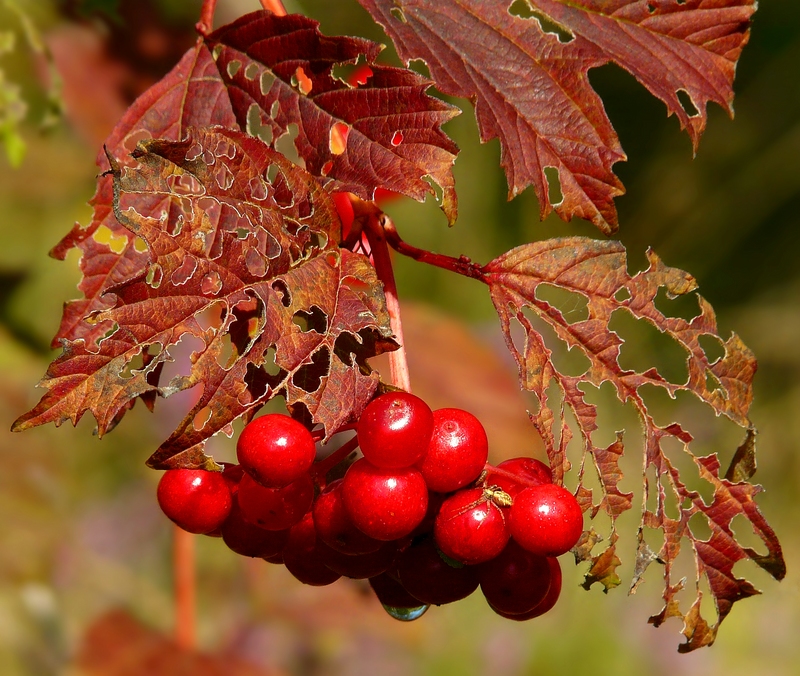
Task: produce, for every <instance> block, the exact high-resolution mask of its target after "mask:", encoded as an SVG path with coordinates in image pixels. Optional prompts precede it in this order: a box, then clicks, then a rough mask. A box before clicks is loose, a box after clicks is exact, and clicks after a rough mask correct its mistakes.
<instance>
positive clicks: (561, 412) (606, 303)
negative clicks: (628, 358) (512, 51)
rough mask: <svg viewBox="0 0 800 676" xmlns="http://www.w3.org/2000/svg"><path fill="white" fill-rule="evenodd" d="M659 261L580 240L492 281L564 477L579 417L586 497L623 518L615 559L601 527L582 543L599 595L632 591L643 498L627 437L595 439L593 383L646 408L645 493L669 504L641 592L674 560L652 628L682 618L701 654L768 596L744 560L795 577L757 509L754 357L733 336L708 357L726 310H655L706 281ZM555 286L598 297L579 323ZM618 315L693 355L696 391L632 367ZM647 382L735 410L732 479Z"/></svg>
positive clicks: (690, 643)
mask: <svg viewBox="0 0 800 676" xmlns="http://www.w3.org/2000/svg"><path fill="white" fill-rule="evenodd" d="M648 257H649V260H650V267H649V268H648V269H647V270H644V271H643V272H639V273H638V274H636V275H633V276H631V275H629V274H628V272H627V261H626V256H625V251H624V248H623V247H622V245H621V244H620V243H618V242H607V241H597V240H591V239H585V238H581V237H571V238H563V239H554V240H549V241H546V242H538V243H534V244H528V245H524V246H521V247H518V248H516V249H513V250H512V251H509V252H508V253H507V254H505V255H503V256H500V257H499V258H497V259H495V260H494V261H492V262H491V263H489V264H488V265H486V266H485V267H484V268H482V273H483V276H484V281H486V283H487V284H489V286H490V290H491V296H492V301H493V302H494V305H495V308H496V310H497V312H498V315H499V317H500V322H501V326H502V328H503V332H504V334H505V338H506V343H507V345H508V347H509V349H510V350H511V352H512V354H513V356H514V358H515V359H516V362H517V365H518V367H519V373H520V381H521V383H522V386H523V387H524V388H525V389H527V390H529V391H531V392H533V393H534V395H535V396H536V397H537V399H538V401H539V410H538V411H537V412H536V413H534V414H533V415H532V416H531V419H532V421H533V423H534V425H535V426H536V428H537V430H538V431H539V433H540V434H541V436H542V438H543V439H544V441H545V446H546V447H547V450H548V455H549V456H550V462H551V466H552V467H553V472H554V476H555V477H556V479H557V480H558V481H560V480H562V478H563V476H564V473H565V472H566V471H567V470H568V469H569V467H570V463H569V461H568V460H567V455H566V450H567V445H568V443H569V441H570V440H571V439H572V437H573V433H572V430H571V427H570V425H569V424H568V418H567V415H566V411H567V410H568V411H570V412H571V413H572V415H573V416H574V419H575V421H576V425H577V429H578V432H579V434H580V438H581V442H582V449H583V450H582V459H581V464H580V467H581V469H580V472H579V488H578V491H577V497H578V499H579V501H580V502H581V504H582V506H583V507H584V509H585V510H588V511H590V515H591V517H592V518H594V516H596V515H597V513H598V512H599V511H603V512H605V513H606V514H608V516H609V517H610V519H611V524H612V525H611V535H610V539H609V544H608V546H607V547H606V549H605V550H603V551H602V552H601V553H599V554H596V555H594V554H592V553H591V551H592V548H593V547H594V545H595V544H596V543H597V542H598V540H599V538H598V537H597V535H596V534H595V533H594V531H589V532H587V533H585V534H584V537H583V539H582V541H581V542H580V543H579V546H578V547H577V548H576V556H577V557H578V558H579V559H582V560H588V559H591V568H590V570H589V572H588V574H587V578H586V586H587V587H588V586H590V585H591V584H592V583H594V582H601V583H602V584H604V585H605V587H606V588H609V587H612V586H616V585H617V584H619V578H618V576H617V574H616V568H617V566H618V565H619V558H618V556H617V552H616V542H617V535H616V530H615V529H616V519H617V517H618V516H619V515H620V514H621V513H623V512H624V511H626V510H628V509H630V508H631V507H632V497H633V495H632V494H631V493H625V492H622V491H621V490H620V488H619V486H618V483H619V481H620V480H621V478H622V473H621V471H620V468H619V458H620V456H621V455H622V452H623V437H622V434H619V435H618V437H617V440H616V441H615V442H614V443H613V444H612V445H611V446H609V447H608V448H602V447H598V446H597V445H596V444H595V442H594V441H593V439H592V436H593V433H594V432H595V430H596V429H597V407H596V406H595V405H594V404H592V403H590V402H588V401H587V400H586V397H585V393H584V390H583V389H581V385H582V384H584V383H586V384H591V385H593V386H595V387H600V386H601V385H602V384H603V383H605V382H608V383H611V384H612V385H613V387H614V389H615V393H616V396H617V397H618V398H619V400H620V401H622V402H623V403H631V404H633V406H634V407H635V408H636V410H637V411H638V413H639V416H640V418H641V420H642V423H643V426H644V437H645V443H644V445H645V466H644V472H643V479H644V493H645V496H646V497H647V496H650V495H651V494H655V496H656V497H655V503H656V505H657V506H656V508H655V510H654V511H653V510H650V509H647V508H645V509H644V510H643V513H642V522H641V529H642V530H641V531H640V545H639V555H638V557H637V562H636V569H635V572H634V580H633V583H632V585H631V587H632V589H635V587H636V586H637V585H638V584H639V582H640V580H641V576H642V574H643V573H644V570H645V569H646V568H647V566H648V565H649V564H650V563H652V562H653V561H659V562H661V563H662V564H663V565H664V576H665V582H666V586H665V592H664V599H665V602H666V605H665V608H664V610H663V611H662V613H661V614H659V615H657V616H655V617H654V618H652V620H651V621H652V622H653V623H655V624H659V623H660V622H662V621H663V620H664V619H665V618H666V617H669V616H680V617H682V618H683V619H684V623H685V627H684V633H685V634H686V636H687V643H685V644H684V645H683V646H681V649H682V650H693V649H694V648H697V647H700V646H702V645H707V644H709V643H711V642H713V640H714V637H715V636H716V631H717V628H718V626H719V623H720V622H722V620H723V619H725V617H726V615H727V614H728V612H729V611H730V607H731V606H732V604H733V603H735V602H736V601H738V600H740V599H742V598H746V597H747V596H750V595H752V594H756V593H758V592H757V591H756V590H755V589H754V588H753V586H752V585H751V584H750V583H749V582H747V581H746V580H743V579H740V578H737V577H735V575H734V574H733V565H734V564H735V563H736V562H737V561H739V560H741V559H745V558H749V559H751V560H753V561H755V562H756V563H757V564H758V565H760V566H761V567H762V568H764V569H765V570H767V571H768V572H769V573H770V574H772V575H773V576H774V577H776V578H777V579H780V578H782V577H783V576H784V574H785V564H784V562H783V556H782V553H781V548H780V545H779V543H778V541H777V539H776V537H775V534H774V532H773V531H772V529H771V528H770V527H769V525H768V524H767V523H766V521H765V520H764V518H763V516H762V515H761V513H760V512H759V511H758V508H757V507H756V505H755V502H754V500H753V498H754V497H755V495H756V494H757V493H758V492H759V490H760V488H759V487H758V486H754V485H752V484H750V483H748V480H749V478H750V476H751V475H752V468H753V467H754V459H753V454H754V446H753V444H754V437H755V431H754V430H753V429H752V427H751V425H750V422H749V419H748V417H747V416H748V409H749V406H750V401H751V399H752V379H753V375H754V373H755V370H756V362H755V358H754V357H753V355H752V353H751V352H750V351H749V350H748V349H747V347H746V346H745V345H744V344H743V343H742V342H741V340H740V339H739V338H738V336H736V335H735V334H734V335H732V336H731V337H730V338H729V339H728V340H726V341H722V340H721V339H720V342H721V343H722V345H723V347H724V355H723V356H722V357H721V358H719V359H716V360H711V359H709V357H708V356H707V354H706V352H705V350H704V349H703V346H702V344H701V342H700V339H701V337H703V336H715V337H718V332H717V326H716V319H715V317H714V312H713V310H712V309H711V307H710V306H709V305H708V303H707V302H706V301H704V300H703V299H702V298H701V297H700V296H697V298H698V303H699V307H700V313H699V314H698V315H697V316H696V317H694V318H693V319H691V320H686V319H682V318H680V317H668V316H665V315H664V314H662V313H661V312H660V311H659V310H658V309H657V307H656V305H655V299H656V295H657V294H658V292H659V290H660V289H662V288H663V289H665V290H666V291H667V293H668V295H669V296H670V297H675V296H678V295H683V294H687V293H690V292H692V291H694V289H695V288H696V283H695V281H694V279H692V277H691V276H689V275H688V274H686V273H684V272H682V271H681V270H677V269H675V268H669V267H666V266H665V265H664V264H663V263H662V262H661V261H660V260H659V259H658V257H657V256H656V255H655V254H653V253H649V254H648ZM546 287H551V288H552V287H555V288H557V289H560V290H562V291H567V292H570V293H572V294H578V295H579V296H580V297H583V298H585V299H586V303H587V306H586V312H585V313H584V314H585V318H583V317H578V318H575V319H571V315H569V314H568V313H565V312H562V311H561V310H560V309H559V308H558V307H556V306H555V305H554V304H552V303H551V302H548V301H547V300H544V299H543V294H542V289H544V288H546ZM619 311H622V312H627V313H630V315H632V316H633V317H635V318H636V319H643V320H645V321H647V322H649V323H650V324H652V325H653V326H654V327H656V328H657V329H658V330H659V331H660V332H662V333H664V334H666V335H668V336H670V337H671V338H672V339H674V340H675V341H676V342H677V343H678V344H679V345H680V346H681V347H682V348H683V349H684V350H685V352H686V355H687V356H686V365H687V369H688V379H687V381H686V382H685V383H678V384H676V383H672V382H670V381H668V380H667V379H665V378H663V377H662V376H661V375H660V374H659V373H658V371H657V370H656V369H655V368H651V369H647V370H645V371H636V370H630V369H628V370H626V369H623V368H622V367H620V365H619V356H620V348H621V346H622V342H623V341H622V339H621V338H620V336H619V335H618V334H617V333H616V332H614V331H613V330H611V329H610V328H609V323H610V321H611V317H612V314H613V313H615V312H619ZM529 313H533V315H534V316H535V317H536V318H537V319H538V320H540V321H544V322H545V323H546V324H547V325H549V326H550V327H551V328H552V329H553V331H554V332H555V335H556V336H557V338H558V339H559V340H560V341H561V342H562V343H563V345H565V346H566V347H567V348H569V349H576V350H578V351H579V352H580V353H581V354H583V355H585V357H586V358H587V359H588V363H589V365H588V367H587V368H586V369H585V370H584V371H583V372H582V373H580V374H579V375H568V374H566V373H563V372H561V371H559V369H558V368H556V366H555V364H554V362H553V352H552V350H551V348H550V347H548V346H547V345H546V344H545V341H544V339H543V338H542V335H541V334H540V332H539V331H537V330H536V328H535V325H534V324H533V322H532V320H531V317H530V314H529ZM515 322H516V323H518V324H519V325H520V326H521V327H522V329H523V331H524V341H521V342H520V341H518V342H515V340H514V335H513V334H514V328H513V325H514V323H515ZM554 347H555V346H554ZM552 383H556V385H557V386H558V390H559V391H560V395H561V396H560V399H561V400H560V402H552V401H550V397H548V394H549V393H548V388H549V387H550V385H551V384H552ZM644 385H650V386H654V387H657V388H661V389H664V390H666V391H667V392H668V393H669V395H670V396H671V397H674V396H675V395H676V393H677V392H679V391H688V392H692V393H693V394H695V395H696V396H697V397H698V398H700V400H702V401H703V402H705V403H706V404H707V405H708V406H710V407H711V408H712V409H713V410H714V411H715V413H716V414H717V415H725V416H727V417H728V418H730V419H731V420H733V421H734V422H736V423H738V424H739V425H741V426H742V427H744V428H746V429H747V430H748V432H747V434H748V437H747V439H748V441H747V443H746V444H745V445H744V446H743V447H742V449H740V450H739V451H738V452H737V454H736V455H735V456H734V460H733V463H732V466H731V470H729V472H728V473H727V474H726V475H725V477H724V478H723V477H721V476H720V474H719V460H718V459H717V457H716V455H711V456H708V457H700V458H698V457H695V456H694V455H693V454H691V451H690V443H691V441H692V437H691V435H690V434H689V433H688V432H686V431H685V430H684V429H682V427H681V426H680V425H678V424H676V423H673V424H671V425H666V426H660V425H658V424H656V422H655V421H654V420H653V418H652V416H651V415H650V413H649V412H648V410H647V406H646V404H645V401H644V399H643V398H642V394H641V392H640V389H641V388H642V386H644ZM669 438H672V439H675V440H677V441H679V442H680V444H681V445H682V446H683V448H684V449H685V451H686V452H687V453H689V454H690V455H691V457H692V458H693V459H694V462H695V464H696V466H697V468H698V473H699V476H700V478H701V479H702V480H704V481H706V482H708V483H709V484H711V485H712V486H713V489H714V498H713V500H712V502H711V504H706V503H705V502H704V501H703V499H702V498H701V497H700V495H699V493H697V492H695V491H692V490H689V489H688V488H687V487H686V485H684V483H682V480H681V477H680V475H679V472H678V470H677V469H676V467H675V466H674V463H673V462H671V461H670V459H669V457H668V455H667V453H666V451H665V448H664V441H665V440H666V439H669ZM587 459H589V462H591V463H593V464H594V467H595V469H596V472H597V475H598V477H599V481H600V486H601V493H602V495H601V498H600V500H599V501H597V502H595V500H594V498H593V495H592V492H591V490H590V489H587V488H585V486H584V469H585V467H586V466H587V465H588V463H587ZM651 466H652V467H653V468H654V469H655V475H656V476H657V477H663V480H662V481H659V482H657V485H655V486H651V485H650V484H649V481H648V477H647V471H648V469H649V468H650V467H651ZM748 468H750V469H749V470H748ZM664 483H666V485H667V486H668V487H669V489H671V491H672V495H671V497H670V496H669V495H668V494H667V490H666V489H665V486H664V485H662V484H664ZM670 499H672V500H673V501H674V503H675V504H676V505H677V506H676V510H675V511H679V512H680V518H679V519H678V520H674V519H671V518H669V517H668V516H667V512H666V504H667V501H668V500H670ZM645 504H646V502H645ZM686 505H688V506H686ZM695 514H701V515H702V516H703V517H704V518H705V520H706V521H707V522H708V525H709V527H710V529H711V532H712V535H711V537H710V539H709V540H701V539H700V538H699V537H698V536H696V535H695V534H694V533H693V532H692V529H691V527H690V525H689V520H690V518H691V517H692V516H694V515H695ZM737 515H742V516H743V517H744V518H745V519H746V520H747V521H748V522H749V523H750V524H751V526H752V527H753V530H754V532H755V533H756V535H757V536H758V537H759V538H760V539H761V540H762V541H763V543H764V545H765V546H766V548H767V553H766V554H759V553H758V552H756V551H754V550H751V549H748V548H745V547H743V546H742V545H740V544H739V543H738V542H737V540H736V538H735V536H734V534H733V532H732V531H731V528H730V524H731V521H732V519H733V518H734V517H735V516H737ZM644 528H651V529H659V530H662V531H664V533H665V541H664V544H663V546H662V547H661V550H660V551H659V552H658V554H654V553H653V552H652V550H650V548H649V547H648V546H647V544H646V542H645V541H644V537H643V535H642V533H643V530H644ZM684 538H686V539H687V540H688V541H689V542H690V544H691V546H692V549H693V553H694V556H695V559H696V562H697V570H698V580H697V596H696V600H695V602H694V603H693V604H692V606H691V608H690V609H689V610H688V611H686V612H682V611H681V610H680V607H679V603H678V600H677V599H676V595H677V593H678V592H679V591H681V589H682V588H683V584H682V583H677V584H676V583H674V582H673V580H672V577H671V574H672V566H673V563H674V560H675V558H676V557H677V555H678V553H679V552H680V543H681V541H682V540H683V539H684ZM703 576H704V577H705V579H706V581H707V582H708V585H709V588H710V590H711V594H712V596H713V599H714V602H715V604H716V608H717V612H718V619H717V623H716V624H714V625H709V624H708V623H707V622H706V621H705V620H704V619H703V618H702V617H701V616H700V614H699V603H700V599H701V598H702V594H701V592H700V588H699V585H700V579H701V577H703Z"/></svg>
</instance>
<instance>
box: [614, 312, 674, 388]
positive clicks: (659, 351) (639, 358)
mask: <svg viewBox="0 0 800 676" xmlns="http://www.w3.org/2000/svg"><path fill="white" fill-rule="evenodd" d="M608 328H609V329H610V330H611V331H614V332H616V333H617V334H618V335H619V336H620V337H621V338H622V340H623V341H624V343H623V345H622V347H621V349H620V357H619V365H620V367H621V368H622V369H626V370H632V371H639V372H643V371H647V370H648V367H649V366H653V367H655V368H656V370H657V371H658V374H659V375H661V376H662V377H663V378H665V379H666V380H667V381H668V382H670V383H673V384H676V385H682V384H684V383H686V382H687V380H688V377H689V374H688V372H687V367H686V356H687V355H686V350H685V349H683V348H681V346H680V345H679V344H678V343H676V342H675V340H674V339H672V338H670V337H669V336H668V335H665V334H664V333H662V332H661V331H659V330H658V329H656V328H655V327H654V326H653V325H652V324H651V323H650V322H649V321H648V320H646V319H634V318H633V317H632V316H631V314H630V313H629V312H627V311H625V310H617V311H616V312H614V314H613V315H612V316H611V320H610V321H609V323H608Z"/></svg>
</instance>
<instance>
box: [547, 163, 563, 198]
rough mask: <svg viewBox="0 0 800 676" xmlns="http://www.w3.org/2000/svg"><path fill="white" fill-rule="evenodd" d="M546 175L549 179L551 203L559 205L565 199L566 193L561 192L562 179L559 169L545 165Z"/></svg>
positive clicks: (548, 190) (548, 196)
mask: <svg viewBox="0 0 800 676" xmlns="http://www.w3.org/2000/svg"><path fill="white" fill-rule="evenodd" d="M544 175H545V178H546V180H547V199H549V200H550V204H552V205H553V206H554V207H557V206H558V205H559V204H561V202H563V201H564V194H563V193H562V192H561V179H560V178H559V176H558V169H556V168H555V167H545V168H544Z"/></svg>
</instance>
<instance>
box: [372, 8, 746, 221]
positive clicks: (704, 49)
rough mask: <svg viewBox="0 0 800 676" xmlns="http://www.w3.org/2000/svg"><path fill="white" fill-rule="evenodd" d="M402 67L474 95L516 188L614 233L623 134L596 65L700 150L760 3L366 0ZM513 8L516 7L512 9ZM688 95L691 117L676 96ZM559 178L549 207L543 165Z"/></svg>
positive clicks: (726, 100) (484, 128)
mask: <svg viewBox="0 0 800 676" xmlns="http://www.w3.org/2000/svg"><path fill="white" fill-rule="evenodd" d="M359 1H360V2H361V4H362V5H363V6H364V7H365V8H366V9H367V10H368V11H369V12H370V13H371V14H372V16H373V18H374V19H375V20H376V21H378V22H379V23H380V24H382V25H383V26H384V28H385V29H386V31H387V33H388V34H389V36H390V37H391V38H392V40H393V41H394V43H395V45H396V47H397V50H398V53H399V54H400V56H401V58H402V59H403V60H404V61H405V62H409V61H410V60H411V59H422V60H424V61H425V62H426V63H427V64H428V67H429V68H430V72H431V75H432V77H433V79H434V80H435V82H436V86H437V87H438V88H439V89H440V90H441V91H443V92H445V93H447V94H451V95H453V96H460V97H463V98H468V99H470V100H472V101H474V102H475V113H476V117H477V119H478V125H479V127H480V132H481V139H482V140H483V141H488V140H490V139H493V138H498V139H499V140H500V144H501V148H502V155H501V161H502V165H503V168H504V169H505V171H506V176H507V178H508V184H509V194H510V196H514V195H516V194H518V193H519V192H521V191H522V190H524V189H525V188H526V187H527V186H529V185H533V186H534V188H535V190H536V194H537V196H538V198H539V202H540V204H541V216H542V217H545V216H546V215H547V214H549V213H550V211H551V210H552V209H553V208H554V209H555V210H556V212H557V213H558V214H559V215H560V216H561V217H562V218H564V219H565V220H569V219H571V218H572V217H573V216H578V217H581V218H585V219H587V220H590V221H592V222H593V223H594V224H595V225H596V226H597V227H598V228H600V229H601V230H602V231H603V232H605V233H611V232H613V231H615V230H616V229H617V213H616V209H615V207H614V204H613V199H614V198H615V197H616V196H618V195H620V194H622V192H623V188H622V184H621V183H620V181H619V179H618V178H617V177H616V176H615V175H614V173H613V171H612V167H613V165H614V163H616V162H619V161H621V160H624V159H625V154H624V152H623V151H622V148H621V147H620V144H619V140H618V138H617V135H616V133H615V132H614V130H613V128H612V126H611V123H610V121H609V119H608V117H607V116H606V114H605V110H604V109H603V105H602V102H601V100H600V98H599V97H598V96H597V94H596V93H595V92H594V90H593V89H592V88H591V86H590V84H589V80H588V77H587V72H588V70H589V69H590V68H595V67H597V66H601V65H603V64H606V63H609V62H613V63H616V64H617V65H619V66H621V67H622V68H625V69H626V70H627V71H629V72H630V73H632V74H633V75H634V76H635V77H636V78H637V79H638V80H639V82H641V83H642V84H643V85H644V86H645V87H647V89H648V90H649V91H650V92H651V93H652V94H653V95H655V96H657V97H658V98H659V99H661V100H662V101H664V103H665V104H666V105H667V111H668V113H669V114H670V115H672V114H675V115H677V117H678V119H679V120H680V123H681V126H682V127H684V128H687V130H688V132H689V134H690V136H691V138H692V143H693V144H694V146H695V147H696V146H697V142H698V139H699V137H700V134H701V133H702V131H703V129H704V127H705V124H706V105H707V103H708V102H709V101H713V102H715V103H717V104H719V105H720V106H722V107H724V108H725V109H726V110H727V111H728V112H729V113H731V114H732V112H733V111H732V108H731V102H732V100H733V91H732V88H731V86H732V82H733V76H734V71H735V68H736V61H737V59H738V58H739V54H740V52H741V50H742V47H743V46H744V45H745V43H746V42H747V40H748V36H749V32H748V31H749V22H750V16H751V15H752V13H753V12H754V11H755V6H756V3H755V0H573V1H571V2H565V0H525V1H524V2H523V0H516V1H515V2H512V0H481V1H477V0H359ZM512 12H513V13H512ZM680 93H683V94H685V95H687V96H688V98H689V99H690V101H691V105H689V104H687V105H686V108H689V111H690V112H687V110H686V109H685V108H684V105H682V103H681V100H680V98H679V94H680ZM548 167H551V168H553V169H554V170H555V171H557V173H558V182H559V184H560V191H561V195H562V199H561V200H560V201H559V202H558V203H554V204H551V201H550V199H549V196H548V195H549V183H551V182H552V181H550V180H549V179H548V177H547V176H546V174H545V169H547V168H548Z"/></svg>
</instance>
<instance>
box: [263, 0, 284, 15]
mask: <svg viewBox="0 0 800 676" xmlns="http://www.w3.org/2000/svg"><path fill="white" fill-rule="evenodd" d="M261 6H262V7H263V8H264V9H268V10H269V11H270V12H272V13H273V14H275V15H277V16H286V14H287V11H286V8H285V7H284V6H283V3H282V2H281V0H261Z"/></svg>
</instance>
